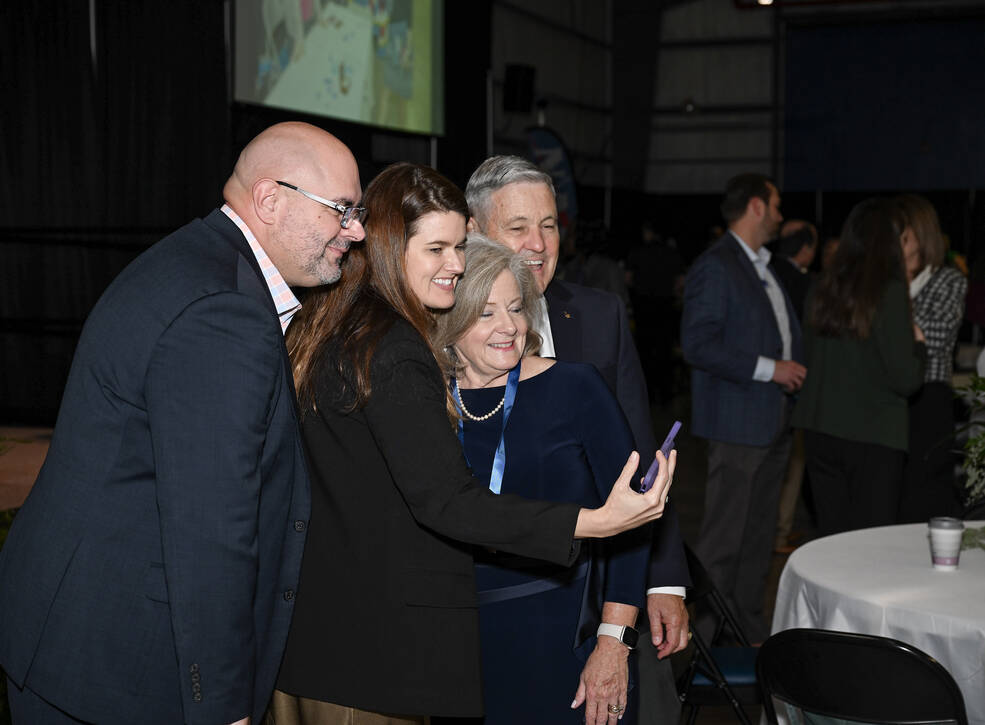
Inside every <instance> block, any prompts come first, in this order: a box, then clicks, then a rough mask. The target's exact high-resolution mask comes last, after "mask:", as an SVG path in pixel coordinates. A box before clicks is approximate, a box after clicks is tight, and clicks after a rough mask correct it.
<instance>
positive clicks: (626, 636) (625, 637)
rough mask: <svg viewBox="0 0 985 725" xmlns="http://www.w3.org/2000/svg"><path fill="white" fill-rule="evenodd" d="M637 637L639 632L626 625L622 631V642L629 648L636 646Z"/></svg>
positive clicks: (638, 637)
mask: <svg viewBox="0 0 985 725" xmlns="http://www.w3.org/2000/svg"><path fill="white" fill-rule="evenodd" d="M639 639H640V633H639V632H637V631H636V630H635V629H633V628H632V627H626V629H624V630H623V632H622V643H623V644H624V645H626V646H627V647H629V648H631V649H633V648H635V647H636V643H637V642H638V641H639Z"/></svg>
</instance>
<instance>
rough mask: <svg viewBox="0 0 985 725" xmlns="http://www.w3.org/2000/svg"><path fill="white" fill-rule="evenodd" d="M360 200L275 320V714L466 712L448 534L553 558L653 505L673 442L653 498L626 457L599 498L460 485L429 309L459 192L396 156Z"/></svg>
mask: <svg viewBox="0 0 985 725" xmlns="http://www.w3.org/2000/svg"><path fill="white" fill-rule="evenodd" d="M363 202H364V205H365V206H366V207H367V209H368V210H369V216H368V218H367V220H366V223H365V225H364V226H365V229H366V242H365V246H363V247H358V246H354V247H353V248H352V249H351V250H350V251H349V257H348V259H347V260H346V263H345V266H344V270H343V274H342V280H341V281H340V282H339V283H338V284H337V285H335V286H333V287H330V288H324V289H321V290H319V291H318V292H316V293H315V294H314V295H313V296H312V297H309V298H308V299H307V300H306V301H305V306H304V308H303V309H302V311H301V312H300V313H299V315H298V317H297V318H296V320H295V322H294V324H293V325H292V327H291V328H290V330H289V332H288V346H289V349H290V350H291V353H292V357H293V360H294V372H295V379H296V381H297V389H298V395H299V399H300V401H301V409H302V410H301V414H302V429H303V433H304V438H305V442H306V445H307V449H308V452H309V459H310V464H311V466H310V467H311V478H312V507H311V510H312V513H311V521H310V525H309V526H308V533H307V537H308V538H307V542H306V547H305V554H304V561H303V564H302V569H301V580H300V585H299V589H298V592H297V602H296V604H295V611H294V618H293V622H292V624H291V631H290V634H289V636H288V644H287V649H286V651H285V655H284V661H283V664H282V667H281V673H280V677H279V680H278V684H277V692H275V694H274V701H273V704H272V707H271V712H270V719H271V720H272V722H273V723H275V724H276V725H294V724H296V723H319V724H320V723H349V722H359V723H364V722H365V723H418V722H426V721H427V719H428V716H429V715H453V716H475V715H479V714H481V712H482V696H481V687H480V677H479V664H478V662H479V654H478V653H479V644H478V618H477V611H476V590H475V581H474V575H473V568H472V555H471V549H470V548H469V547H468V546H465V545H462V544H458V543H456V542H457V541H461V542H468V543H472V544H481V545H484V546H487V547H490V548H493V549H496V550H502V551H508V552H513V553H517V554H521V555H524V556H531V557H535V558H539V559H544V560H547V561H551V562H554V563H556V564H562V565H570V564H571V563H572V562H573V561H574V560H575V558H576V556H577V553H578V547H577V546H573V545H572V539H573V538H578V537H588V536H591V537H598V536H602V537H604V536H610V535H613V534H615V533H618V532H620V531H624V530H626V529H629V528H633V527H634V526H637V525H640V524H641V523H644V522H645V521H648V520H652V519H653V518H655V517H656V516H659V515H660V513H661V512H662V507H663V501H664V497H665V496H666V490H667V488H668V486H669V484H670V477H671V476H672V474H673V468H674V461H675V457H674V456H673V455H672V456H671V459H670V461H669V462H668V465H667V466H666V468H667V469H668V473H667V474H662V475H661V477H660V479H659V480H658V482H657V483H658V485H655V486H654V489H656V490H657V492H656V494H652V495H651V493H650V492H648V493H647V494H645V495H644V496H640V495H639V494H636V493H634V492H633V491H632V490H631V489H630V488H629V479H630V477H631V476H632V475H633V472H634V471H635V468H636V463H637V459H638V457H637V456H636V455H635V454H634V455H631V456H630V459H629V461H628V462H627V465H626V467H625V468H624V469H623V474H622V476H620V478H619V481H617V483H616V485H615V486H614V487H613V494H612V495H611V496H610V497H609V499H608V500H607V501H606V503H605V505H604V506H602V507H601V508H598V509H585V508H579V507H578V506H577V505H574V504H554V503H546V502H538V501H529V500H525V499H522V498H518V497H515V496H509V495H501V496H499V495H496V494H493V493H492V492H490V491H489V490H488V488H486V487H485V486H484V485H482V484H481V483H478V482H477V481H475V480H474V479H473V478H472V476H471V474H470V472H469V470H468V468H467V466H466V464H465V461H464V460H463V458H462V453H461V449H460V447H459V444H458V441H457V440H456V437H455V433H454V428H453V425H452V420H453V418H454V415H455V414H454V407H453V405H452V402H451V398H450V395H449V391H448V389H447V387H446V385H445V383H444V379H443V377H442V374H441V371H440V369H439V367H438V364H437V362H436V358H435V355H434V350H433V348H432V346H431V343H430V342H429V336H430V334H431V332H432V330H433V327H434V320H433V317H432V313H431V311H432V310H438V309H445V308H448V307H451V306H452V305H453V304H454V300H455V296H454V289H455V284H456V282H457V280H458V277H459V276H460V275H461V274H462V273H463V271H464V253H463V249H462V245H463V242H464V240H465V222H466V219H467V217H468V209H467V206H466V203H465V198H464V196H463V195H462V193H461V192H460V191H459V190H458V189H457V188H456V187H455V186H454V185H453V184H451V182H449V181H448V180H447V179H445V178H444V177H443V176H441V175H440V174H438V173H437V172H435V171H434V170H432V169H429V168H426V167H422V166H416V165H413V164H395V165H394V166H391V167H389V168H388V169H386V170H384V171H383V172H382V173H381V174H380V175H379V176H378V177H376V179H374V180H373V181H372V182H371V183H370V185H369V187H368V188H367V189H366V193H365V195H364V197H363ZM298 525H299V526H302V527H303V526H304V525H305V524H304V522H298ZM292 596H293V593H292Z"/></svg>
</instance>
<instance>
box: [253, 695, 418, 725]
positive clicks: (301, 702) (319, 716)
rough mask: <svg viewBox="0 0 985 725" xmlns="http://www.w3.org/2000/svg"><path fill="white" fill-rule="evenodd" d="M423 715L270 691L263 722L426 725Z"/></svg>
mask: <svg viewBox="0 0 985 725" xmlns="http://www.w3.org/2000/svg"><path fill="white" fill-rule="evenodd" d="M430 722H431V718H429V717H427V716H417V717H405V716H401V715H386V714H384V713H379V712H369V711H368V710H357V709H356V708H354V707H342V706H341V705H334V704H332V703H331V702H322V701H321V700H310V699H308V698H307V697H295V696H294V695H288V694H287V693H286V692H281V691H280V690H274V697H273V699H272V700H271V701H270V709H269V710H267V716H266V718H265V723H264V725H429V723H430Z"/></svg>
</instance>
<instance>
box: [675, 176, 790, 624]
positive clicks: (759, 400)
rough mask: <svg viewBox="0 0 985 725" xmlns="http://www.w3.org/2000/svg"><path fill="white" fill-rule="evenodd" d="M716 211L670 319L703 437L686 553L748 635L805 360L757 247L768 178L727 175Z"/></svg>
mask: <svg viewBox="0 0 985 725" xmlns="http://www.w3.org/2000/svg"><path fill="white" fill-rule="evenodd" d="M721 210H722V215H723V216H724V217H725V221H726V222H727V224H728V232H727V233H726V234H725V235H724V236H723V237H722V238H721V239H719V240H718V241H717V242H716V243H715V244H713V245H712V246H711V247H710V248H709V249H708V250H707V251H706V252H705V253H704V254H702V255H701V256H700V257H698V259H697V260H696V261H695V263H694V265H693V266H692V268H691V271H690V272H689V273H688V276H687V281H686V283H685V288H684V313H683V317H682V320H681V344H682V347H683V350H684V359H685V361H687V363H688V364H689V365H691V367H692V371H691V380H692V385H691V404H692V421H691V426H692V432H693V433H694V434H695V435H698V436H702V437H704V438H707V439H708V482H707V491H706V495H705V511H704V517H703V519H702V523H701V533H700V535H699V540H698V545H697V547H695V553H696V554H697V555H698V557H699V558H700V559H701V561H702V562H703V563H704V565H705V568H706V569H707V570H708V573H709V575H710V576H711V577H712V580H713V581H714V582H715V584H716V586H717V587H718V588H719V590H720V591H721V592H722V594H723V595H724V596H725V597H727V598H728V600H729V602H730V604H731V606H732V609H733V611H735V613H736V615H737V616H738V618H739V621H740V623H741V624H742V626H743V628H744V629H745V631H746V633H747V634H748V636H749V637H750V638H751V639H752V641H754V642H757V641H758V642H761V641H763V640H764V639H765V638H766V637H767V636H768V635H769V626H768V623H767V622H766V619H765V617H764V616H763V597H764V593H765V589H766V577H767V575H768V573H769V564H770V558H771V556H772V551H773V534H774V525H775V522H776V514H777V500H778V498H779V493H780V481H781V479H782V477H783V474H784V471H785V470H786V465H787V458H788V456H789V452H790V432H789V426H788V421H789V416H790V410H789V409H790V404H791V397H790V395H789V394H790V393H793V392H795V391H797V390H799V389H800V387H801V385H802V384H803V382H804V376H805V374H806V369H805V368H804V366H803V365H802V364H801V363H800V362H798V360H802V359H803V353H802V351H801V336H800V325H799V324H798V322H797V316H796V313H795V312H794V309H793V306H792V305H791V304H790V299H789V297H788V296H787V295H786V293H785V292H784V290H783V287H782V286H781V285H780V283H779V282H778V281H777V279H776V277H775V276H774V275H773V274H772V273H771V272H770V271H769V268H768V264H769V258H770V254H769V252H768V251H767V250H766V249H765V248H764V247H763V245H765V244H766V242H768V241H769V240H770V239H772V238H773V236H774V235H775V234H776V232H777V229H778V228H779V225H780V222H781V221H782V220H783V217H782V216H781V214H780V194H779V191H778V190H777V188H776V185H775V184H774V183H773V182H772V181H770V180H769V179H768V178H766V177H765V176H762V175H759V174H741V175H739V176H736V177H734V178H733V179H731V180H729V182H728V184H727V186H726V190H725V199H724V201H723V202H722V206H721ZM703 625H704V623H703V622H699V626H700V627H701V631H702V633H705V632H704V630H705V626H703Z"/></svg>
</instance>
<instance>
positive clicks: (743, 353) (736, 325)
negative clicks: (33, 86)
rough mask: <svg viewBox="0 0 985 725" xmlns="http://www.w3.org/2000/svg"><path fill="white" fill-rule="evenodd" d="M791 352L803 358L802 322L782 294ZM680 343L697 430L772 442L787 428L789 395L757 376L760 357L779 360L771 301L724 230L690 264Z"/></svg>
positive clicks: (744, 441)
mask: <svg viewBox="0 0 985 725" xmlns="http://www.w3.org/2000/svg"><path fill="white" fill-rule="evenodd" d="M784 301H785V304H786V311H787V317H788V318H789V320H790V335H791V356H792V358H793V359H794V360H796V361H797V362H801V363H802V362H803V361H804V352H803V345H802V344H801V333H800V323H799V322H798V321H797V315H796V313H795V311H794V309H793V305H791V303H790V298H789V297H788V296H787V295H786V294H785V293H784ZM681 346H682V348H683V350H684V359H685V360H686V361H687V363H688V365H690V366H691V412H692V416H691V418H692V419H691V425H692V428H693V430H692V432H693V433H694V434H695V435H698V436H701V437H702V438H709V439H711V440H715V441H722V442H723V443H735V444H738V445H743V446H769V445H772V443H773V441H775V440H776V438H777V436H778V435H780V434H781V433H782V432H783V431H784V430H785V429H784V428H783V422H784V420H785V413H784V408H785V407H786V406H789V405H790V402H791V401H792V400H793V398H792V396H789V395H787V394H786V393H785V392H784V390H783V388H781V387H780V386H779V385H777V384H776V383H774V382H758V381H755V380H753V377H752V376H753V373H754V372H755V370H756V362H757V360H758V358H759V356H760V355H762V356H764V357H769V358H773V359H774V360H777V359H779V358H780V357H782V354H783V341H782V338H781V337H780V329H779V327H778V326H777V322H776V315H775V314H774V312H773V305H772V304H771V303H770V299H769V296H768V294H767V293H766V290H765V288H764V287H763V281H762V279H760V277H759V274H758V273H757V272H756V267H755V266H754V265H753V263H752V262H751V261H750V260H749V256H748V255H747V254H746V252H745V250H743V248H742V246H741V245H740V243H739V241H738V240H737V239H736V238H735V237H734V236H733V235H732V234H731V233H726V234H725V235H724V236H723V237H721V239H719V240H718V241H717V242H715V243H714V244H713V245H712V246H711V247H710V248H709V249H708V250H707V251H706V252H704V254H702V255H701V256H700V257H698V259H697V260H696V261H695V262H694V264H693V265H692V266H691V271H690V272H688V275H687V282H686V283H685V286H684V314H683V316H682V317H681Z"/></svg>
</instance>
